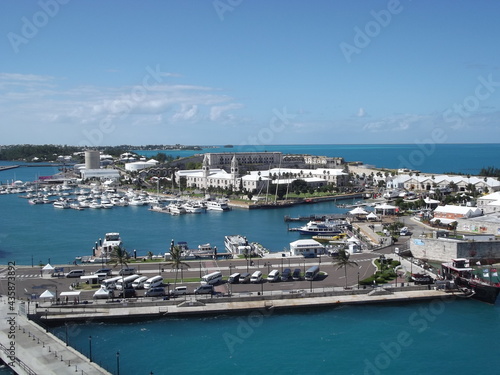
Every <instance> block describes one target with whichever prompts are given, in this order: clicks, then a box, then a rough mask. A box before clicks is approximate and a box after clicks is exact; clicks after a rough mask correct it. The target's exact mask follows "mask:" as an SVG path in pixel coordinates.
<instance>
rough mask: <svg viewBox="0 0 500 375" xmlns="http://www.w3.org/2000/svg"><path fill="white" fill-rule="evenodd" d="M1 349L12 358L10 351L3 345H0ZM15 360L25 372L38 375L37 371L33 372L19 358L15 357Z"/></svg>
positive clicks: (29, 374)
mask: <svg viewBox="0 0 500 375" xmlns="http://www.w3.org/2000/svg"><path fill="white" fill-rule="evenodd" d="M0 349H2V350H3V351H4V353H5V354H6V355H7V356H8V357H11V355H10V353H9V349H7V348H6V347H5V346H4V345H3V344H1V343H0ZM14 360H15V362H16V363H17V364H18V365H19V367H21V368H22V369H23V370H24V371H26V373H28V375H37V373H36V372H35V371H33V370H32V369H31V368H29V366H28V365H27V364H26V363H24V362H23V361H21V360H20V359H19V358H17V357H14Z"/></svg>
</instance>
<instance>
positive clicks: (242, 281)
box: [239, 272, 251, 284]
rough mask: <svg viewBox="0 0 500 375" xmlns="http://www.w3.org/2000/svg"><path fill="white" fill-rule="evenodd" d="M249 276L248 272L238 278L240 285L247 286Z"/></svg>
mask: <svg viewBox="0 0 500 375" xmlns="http://www.w3.org/2000/svg"><path fill="white" fill-rule="evenodd" d="M250 277H251V275H250V274H249V273H248V272H245V273H242V274H241V275H240V278H239V283H240V284H248V283H249V282H250Z"/></svg>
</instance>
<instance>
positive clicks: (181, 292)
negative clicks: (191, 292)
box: [170, 286, 188, 297]
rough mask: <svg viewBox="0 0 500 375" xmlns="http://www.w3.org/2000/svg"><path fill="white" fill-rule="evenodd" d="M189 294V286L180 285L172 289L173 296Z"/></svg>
mask: <svg viewBox="0 0 500 375" xmlns="http://www.w3.org/2000/svg"><path fill="white" fill-rule="evenodd" d="M185 294H188V289H187V286H178V287H176V288H175V289H172V290H170V295H171V296H174V297H175V296H182V295H185Z"/></svg>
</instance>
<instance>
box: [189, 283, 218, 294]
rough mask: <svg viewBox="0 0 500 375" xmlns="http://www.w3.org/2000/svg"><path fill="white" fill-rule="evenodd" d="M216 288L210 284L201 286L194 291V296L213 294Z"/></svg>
mask: <svg viewBox="0 0 500 375" xmlns="http://www.w3.org/2000/svg"><path fill="white" fill-rule="evenodd" d="M213 293H214V286H213V285H210V284H205V285H200V286H199V287H198V288H196V289H195V290H194V294H213Z"/></svg>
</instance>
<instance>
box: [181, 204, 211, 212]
mask: <svg viewBox="0 0 500 375" xmlns="http://www.w3.org/2000/svg"><path fill="white" fill-rule="evenodd" d="M182 206H183V207H184V209H185V210H186V212H187V213H188V214H201V213H203V212H205V211H206V207H205V206H204V205H202V204H201V203H199V202H186V203H184V204H183V205H182Z"/></svg>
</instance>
